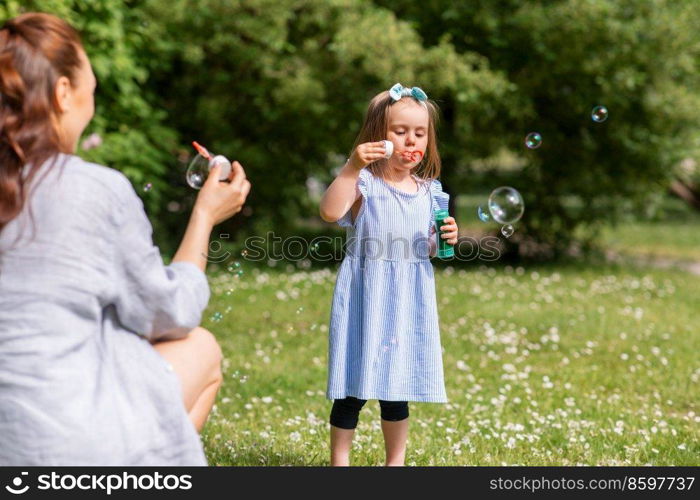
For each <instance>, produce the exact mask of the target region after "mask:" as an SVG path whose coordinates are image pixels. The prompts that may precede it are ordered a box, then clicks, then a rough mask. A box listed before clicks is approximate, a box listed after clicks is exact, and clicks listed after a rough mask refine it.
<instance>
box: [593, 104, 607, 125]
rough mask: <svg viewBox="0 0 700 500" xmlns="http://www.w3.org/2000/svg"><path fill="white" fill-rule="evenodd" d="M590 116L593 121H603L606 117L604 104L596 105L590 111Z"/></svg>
mask: <svg viewBox="0 0 700 500" xmlns="http://www.w3.org/2000/svg"><path fill="white" fill-rule="evenodd" d="M591 118H593V121H594V122H598V123H601V122H604V121H605V120H607V119H608V108H606V107H605V106H596V107H595V108H593V111H591Z"/></svg>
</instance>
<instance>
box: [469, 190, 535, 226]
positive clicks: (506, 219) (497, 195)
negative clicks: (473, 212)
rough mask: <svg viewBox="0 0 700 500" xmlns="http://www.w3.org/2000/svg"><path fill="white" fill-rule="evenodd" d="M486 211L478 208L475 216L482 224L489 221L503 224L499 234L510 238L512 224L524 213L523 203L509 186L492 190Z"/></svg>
mask: <svg viewBox="0 0 700 500" xmlns="http://www.w3.org/2000/svg"><path fill="white" fill-rule="evenodd" d="M487 207H488V209H485V208H484V207H483V206H479V208H478V209H477V215H478V217H479V220H480V221H482V222H489V221H490V220H491V219H493V220H494V221H496V222H498V223H499V224H503V227H502V228H501V234H503V236H505V237H506V238H510V237H511V236H512V235H513V233H514V232H515V229H514V228H513V224H515V223H516V222H518V221H519V220H520V218H521V217H522V216H523V214H524V213H525V202H524V201H523V197H522V196H521V195H520V193H519V192H518V190H517V189H515V188H512V187H510V186H501V187H499V188H496V189H494V190H493V191H492V192H491V194H490V195H489V200H488V204H487Z"/></svg>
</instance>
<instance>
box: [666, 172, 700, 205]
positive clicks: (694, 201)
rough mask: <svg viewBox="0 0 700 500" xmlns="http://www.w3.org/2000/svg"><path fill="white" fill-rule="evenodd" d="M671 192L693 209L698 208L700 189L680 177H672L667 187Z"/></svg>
mask: <svg viewBox="0 0 700 500" xmlns="http://www.w3.org/2000/svg"><path fill="white" fill-rule="evenodd" d="M669 191H670V192H671V194H674V195H676V196H678V197H679V198H680V199H682V200H684V201H685V202H686V203H688V205H690V206H691V207H693V208H694V209H695V210H700V189H699V188H698V186H696V185H693V184H688V183H686V182H683V181H682V180H680V179H674V180H673V181H672V182H671V186H670V187H669Z"/></svg>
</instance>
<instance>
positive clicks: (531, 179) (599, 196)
mask: <svg viewBox="0 0 700 500" xmlns="http://www.w3.org/2000/svg"><path fill="white" fill-rule="evenodd" d="M377 3H380V4H386V5H387V6H388V7H390V8H392V9H394V10H395V11H396V12H400V13H401V15H402V16H403V17H404V18H407V19H413V20H414V21H415V23H416V25H417V26H418V30H419V33H420V34H421V35H422V36H423V38H424V40H425V43H426V45H428V46H430V45H432V44H438V43H440V42H441V41H442V40H444V38H445V36H446V34H447V35H449V36H450V37H451V38H450V40H451V42H452V44H453V46H454V48H455V50H456V51H457V52H458V53H462V52H477V53H479V54H481V55H483V56H484V57H486V58H487V59H488V61H489V63H490V64H491V67H492V68H493V69H494V70H497V71H501V72H504V73H505V74H506V75H507V78H508V81H509V82H510V83H511V84H512V85H514V86H515V87H516V89H517V90H516V99H517V102H518V105H517V108H516V109H513V110H510V111H509V113H508V114H507V115H504V116H502V117H501V118H500V120H496V121H487V122H484V123H481V124H479V125H478V129H477V130H475V131H474V136H475V137H476V138H477V140H479V141H480V140H482V137H485V136H487V135H490V136H493V135H498V136H499V138H500V140H501V141H502V142H501V144H502V145H504V146H506V147H508V148H509V149H511V150H513V151H516V152H517V153H518V155H520V156H521V157H523V159H524V160H525V161H524V162H523V169H522V170H521V171H520V172H518V173H517V176H512V177H511V180H510V181H511V182H512V183H513V184H514V185H516V186H517V187H518V188H519V189H520V191H521V192H522V194H523V195H524V197H525V201H526V206H527V210H526V215H525V218H524V219H523V222H522V225H521V229H520V231H524V232H527V233H529V235H530V236H531V237H534V238H536V239H537V240H539V241H540V242H545V243H548V244H549V246H551V247H553V248H554V249H555V250H559V251H561V250H563V249H564V248H566V247H567V246H568V244H569V243H570V241H571V239H572V237H573V235H574V234H575V231H576V229H577V228H580V229H586V228H588V229H591V230H595V229H597V227H598V226H599V224H600V223H601V222H603V221H610V220H615V219H616V218H617V217H618V216H619V215H620V214H621V213H623V212H626V211H632V210H640V208H639V207H640V205H641V206H643V205H645V204H648V203H651V201H650V198H651V199H653V198H654V197H655V196H656V195H657V194H658V192H659V191H663V190H665V189H666V186H667V182H668V179H669V178H670V177H671V176H672V175H673V170H674V166H675V165H676V164H677V163H678V162H679V161H680V160H681V159H683V158H685V157H686V156H688V155H691V154H697V153H698V145H699V144H700V143H699V142H698V139H699V138H700V135H699V134H698V131H699V130H700V92H699V90H700V87H699V83H700V80H699V75H700V72H699V71H698V69H700V68H698V62H699V61H700V37H698V34H697V33H698V32H697V26H696V23H697V19H698V18H699V17H700V8H699V6H698V4H697V2H691V1H682V2H676V1H666V0H644V1H636V0H634V1H632V0H627V1H613V0H587V1H579V0H576V1H574V0H556V1H548V2H543V1H524V2H523V1H510V0H504V1H498V2H491V1H483V0H471V1H464V2H449V1H446V0H445V1H442V0H433V1H429V2H421V3H420V4H416V3H414V2H409V1H402V0H400V1H394V2H383V1H380V2H377ZM600 104H602V105H605V106H606V107H607V108H608V109H609V111H610V117H609V119H608V121H606V122H604V123H594V122H593V121H592V120H591V119H590V111H591V109H592V108H593V107H594V106H596V105H600ZM484 125H487V126H488V127H489V128H488V129H485V128H483V126H484ZM455 130H457V129H455ZM533 130H536V131H538V132H540V133H541V134H542V136H543V138H544V141H543V145H542V147H541V148H540V149H537V150H535V151H528V150H526V149H525V148H524V147H523V138H524V137H525V135H526V134H527V133H528V132H530V131H533ZM452 139H453V140H451V141H450V145H449V146H448V147H458V148H464V151H466V152H467V153H466V155H465V158H464V159H465V162H464V165H457V168H456V169H455V177H456V178H455V177H452V176H450V173H449V172H446V176H447V178H448V179H450V180H453V181H454V183H455V184H459V185H460V186H462V187H463V188H466V186H465V184H466V183H467V182H469V177H468V173H469V171H470V170H469V164H470V160H472V159H473V158H474V157H475V156H477V157H478V154H477V155H475V154H474V153H473V152H472V151H471V147H470V145H469V144H468V142H467V141H468V139H467V138H466V137H465V136H464V134H463V133H462V132H461V131H457V132H456V133H455V134H454V136H453V137H452ZM491 154H493V150H492V152H491ZM487 174H488V175H491V173H490V172H488V173H487ZM493 187H495V186H493ZM572 197H573V198H575V199H577V201H578V203H576V204H569V205H568V206H567V203H566V200H567V199H571V198H572ZM656 197H657V196H656ZM657 198H658V197H657ZM581 234H583V233H581ZM588 234H589V235H592V234H594V231H590V232H589V233H588Z"/></svg>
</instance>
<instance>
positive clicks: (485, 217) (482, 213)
mask: <svg viewBox="0 0 700 500" xmlns="http://www.w3.org/2000/svg"><path fill="white" fill-rule="evenodd" d="M476 214H477V215H478V216H479V220H480V221H481V222H488V221H490V220H491V216H490V215H489V212H488V210H484V207H482V206H481V205H479V208H477V209H476Z"/></svg>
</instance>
